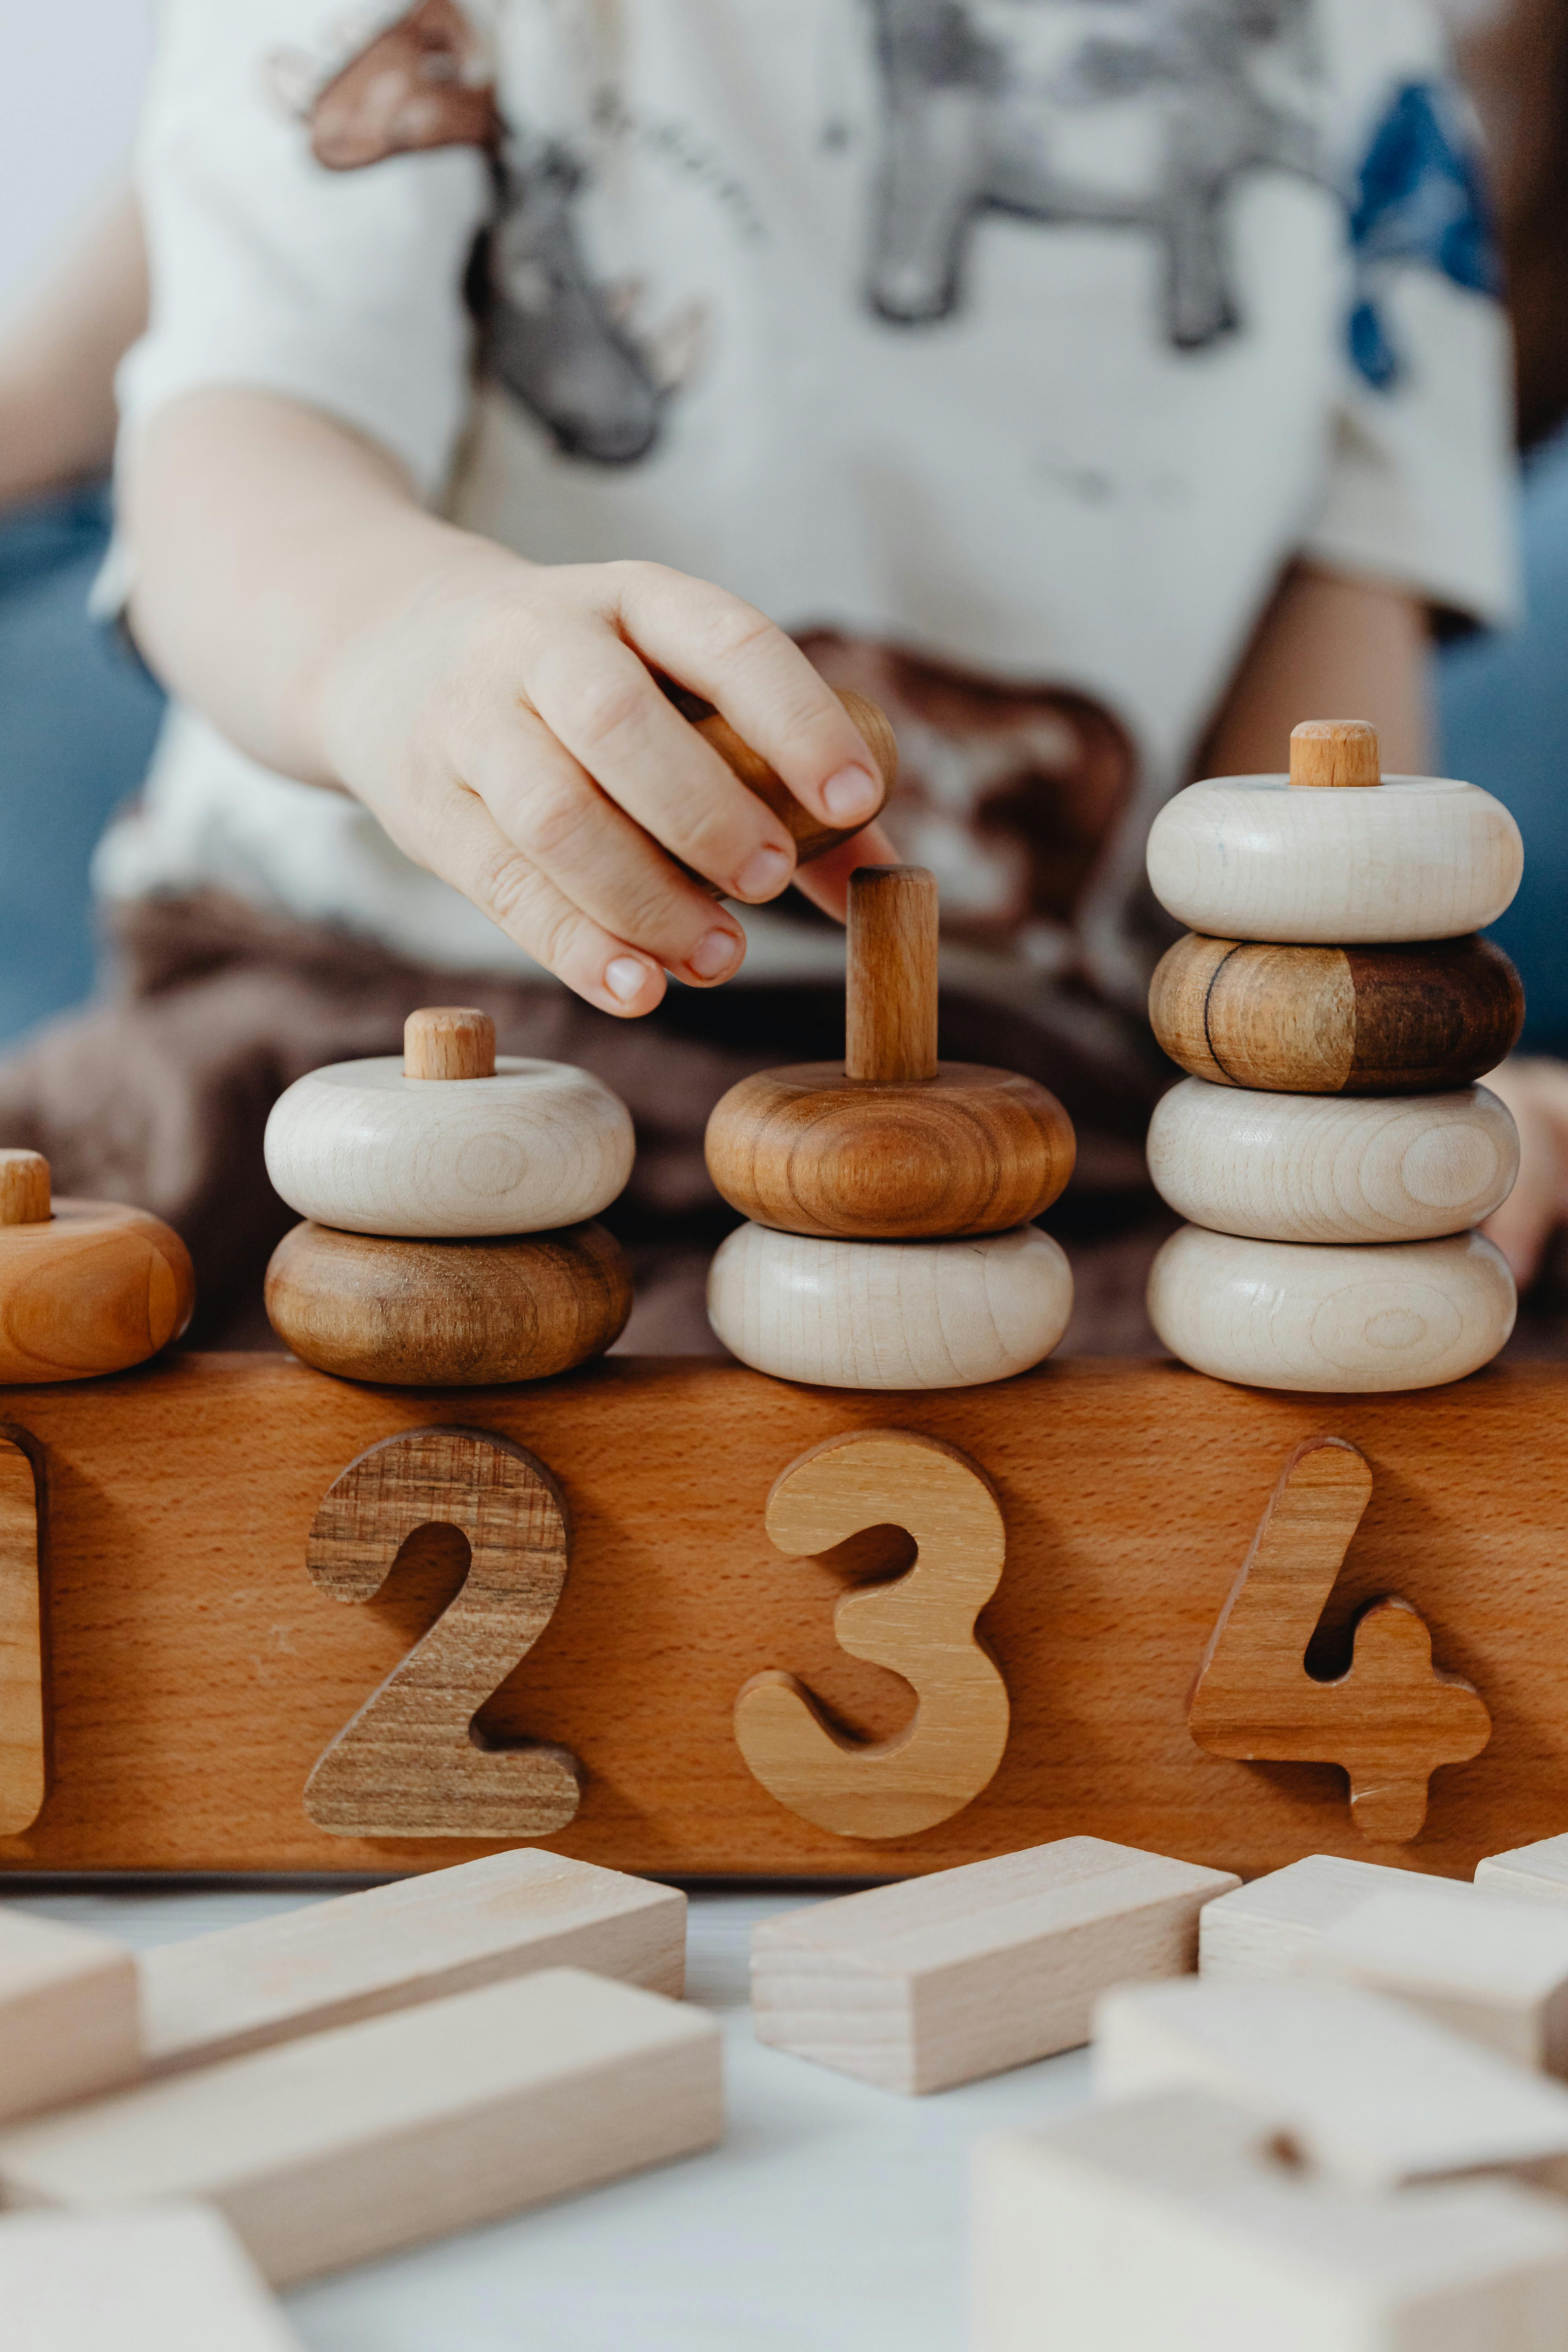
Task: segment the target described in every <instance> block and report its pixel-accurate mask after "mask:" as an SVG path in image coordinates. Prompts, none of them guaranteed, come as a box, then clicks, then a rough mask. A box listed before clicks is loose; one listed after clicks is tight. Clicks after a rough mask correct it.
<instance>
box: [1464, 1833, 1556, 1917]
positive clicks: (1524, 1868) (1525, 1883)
mask: <svg viewBox="0 0 1568 2352" xmlns="http://www.w3.org/2000/svg"><path fill="white" fill-rule="evenodd" d="M1475 1883H1476V1885H1478V1886H1479V1887H1480V1888H1481V1889H1482V1890H1483V1892H1484V1893H1486V1894H1488V1895H1519V1896H1521V1898H1522V1900H1523V1901H1525V1902H1527V1903H1568V1836H1564V1837H1549V1838H1538V1839H1536V1840H1535V1841H1534V1842H1533V1843H1531V1844H1530V1845H1521V1846H1515V1847H1514V1848H1513V1849H1512V1851H1511V1852H1510V1853H1489V1854H1487V1855H1486V1856H1485V1857H1484V1859H1483V1860H1481V1861H1480V1862H1478V1863H1477V1864H1476V1877H1475Z"/></svg>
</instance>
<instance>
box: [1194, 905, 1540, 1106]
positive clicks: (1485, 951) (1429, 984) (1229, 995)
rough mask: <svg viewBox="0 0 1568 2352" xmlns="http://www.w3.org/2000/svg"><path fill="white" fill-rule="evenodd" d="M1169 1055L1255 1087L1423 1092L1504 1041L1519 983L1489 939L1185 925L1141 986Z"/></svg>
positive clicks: (1503, 1050)
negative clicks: (1300, 940) (1287, 933)
mask: <svg viewBox="0 0 1568 2352" xmlns="http://www.w3.org/2000/svg"><path fill="white" fill-rule="evenodd" d="M1149 1018H1150V1020H1151V1021H1152V1023H1153V1025H1154V1034H1155V1036H1156V1037H1157V1038H1158V1039H1159V1041H1160V1043H1161V1045H1163V1047H1164V1049H1165V1051H1166V1053H1167V1054H1169V1055H1170V1056H1171V1059H1172V1060H1173V1062H1179V1063H1180V1064H1181V1066H1182V1067H1183V1069H1184V1070H1190V1071H1191V1072H1192V1074H1193V1076H1194V1077H1198V1078H1208V1079H1210V1080H1212V1081H1213V1083H1215V1085H1217V1086H1229V1087H1258V1088H1259V1089H1260V1090H1262V1091H1263V1092H1265V1093H1268V1094H1296V1095H1335V1094H1346V1095H1399V1094H1435V1093H1441V1092H1443V1091H1445V1090H1447V1088H1450V1087H1464V1086H1469V1085H1470V1084H1472V1082H1473V1081H1474V1080H1475V1079H1477V1078H1480V1077H1484V1076H1486V1074H1487V1072H1488V1071H1489V1070H1494V1069H1495V1068H1496V1067H1497V1066H1498V1064H1499V1063H1500V1061H1502V1060H1503V1059H1504V1058H1505V1057H1506V1056H1507V1055H1509V1054H1510V1052H1511V1051H1512V1049H1513V1046H1514V1045H1515V1044H1516V1043H1517V1041H1518V1038H1519V1033H1520V1028H1521V1024H1522V1022H1523V1020H1524V991H1523V989H1522V987H1521V984H1520V978H1519V974H1518V972H1517V971H1515V970H1514V968H1513V966H1512V964H1511V963H1510V961H1509V960H1508V958H1507V956H1506V955H1504V953H1503V951H1502V950H1501V949H1500V948H1499V947H1494V946H1493V944H1492V942H1491V940H1487V939H1482V938H1481V937H1479V934H1472V936H1471V937H1469V938H1468V939H1458V940H1429V941H1427V942H1426V943H1425V944H1423V945H1421V946H1418V947H1387V948H1358V947H1352V948H1336V947H1267V946H1262V945H1259V944H1256V943H1253V942H1250V941H1237V940H1216V939H1206V938H1204V937H1202V936H1200V935H1199V934H1198V933H1196V932H1189V933H1188V934H1187V936H1186V938H1185V939H1183V940H1177V942H1176V944H1175V946H1174V947H1173V948H1172V949H1170V950H1168V952H1167V953H1166V954H1165V955H1164V956H1163V959H1162V960H1161V962H1160V965H1159V968H1158V969H1157V971H1155V974H1154V978H1153V982H1152V985H1151V987H1150V990H1149Z"/></svg>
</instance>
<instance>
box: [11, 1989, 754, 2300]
mask: <svg viewBox="0 0 1568 2352" xmlns="http://www.w3.org/2000/svg"><path fill="white" fill-rule="evenodd" d="M722 2130H723V2100H722V2087H721V2071H720V2036H719V2031H718V2028H717V2027H716V2026H715V2025H714V2024H713V2023H712V2022H711V2021H710V2020H709V2019H707V2018H705V2017H702V2016H700V2015H699V2013H698V2012H697V2011H694V2010H691V2009H688V2008H686V2007H684V2006H683V2005H682V2004H681V2003H679V2002H678V2001H671V2000H664V1999H663V1998H662V1997H661V1996H660V1995H659V1994H658V1993H652V1992H645V1991H644V1990H642V1988H641V1987H640V1986H636V1985H626V1984H617V1983H615V1982H613V1981H611V1980H610V1979H606V1978H604V1977H594V1976H588V1975H586V1974H585V1973H584V1971H583V1970H581V1969H544V1970H542V1972H541V1973H540V1974H538V1975H537V1976H531V1977H525V1978H523V1979H521V1981H519V1982H516V1983H511V1984H495V1985H486V1986H484V1987H482V1988H481V1989H480V1990H479V1991H477V1992H465V1993H457V1994H454V1995H453V1996H452V1997H451V1998H450V1999H449V2000H436V2001H427V2002H426V2003H425V2005H424V2006H423V2007H421V2008H419V2009H411V2010H402V2011H398V2012H397V2013H396V2014H395V2015H394V2016H390V2017H373V2018H367V2019H364V2020H362V2021H361V2022H360V2023H358V2024H356V2025H342V2026H338V2027H336V2028H335V2029H334V2030H333V2031H332V2032H329V2033H317V2034H312V2035H310V2036H308V2037H307V2038H306V2039H304V2040H303V2041H300V2042H286V2043H283V2044H281V2045H279V2047H277V2048H274V2049H270V2050H258V2051H253V2052H251V2053H249V2054H248V2055H247V2056H246V2057H242V2058H230V2059H228V2060H226V2061H225V2062H224V2063H222V2064H219V2065H216V2066H207V2067H203V2068H200V2069H199V2070H197V2071H196V2072H195V2073H192V2074H180V2075H175V2076H174V2077H172V2078H171V2079H170V2080H168V2081H165V2082H160V2083H153V2084H144V2085H142V2086H141V2087H139V2088H137V2089H135V2090H132V2091H126V2092H122V2093H121V2095H119V2097H117V2098H112V2099H106V2100H101V2101H99V2102H97V2103H95V2104H94V2105H90V2106H84V2107H79V2108H76V2109H74V2110H72V2111H71V2112H69V2113H68V2114H65V2115H62V2116H50V2117H48V2118H47V2119H46V2120H44V2121H42V2122H35V2123H32V2124H28V2125H24V2126H19V2127H18V2128H16V2129H15V2130H12V2131H9V2132H6V2133H5V2134H0V2200H3V2201H4V2202H5V2203H7V2204H10V2205H31V2206H37V2205H55V2206H62V2207H66V2208H70V2209H75V2210H92V2209H94V2208H98V2207H103V2206H116V2205H142V2204H146V2203H157V2202H161V2201H163V2200H166V2199H170V2198H193V2197H194V2198H203V2199H205V2200H207V2201H209V2202H210V2203H212V2204H214V2205H216V2207H217V2208H218V2209H219V2210H220V2211H222V2212H223V2213H224V2214H226V2217H227V2219H228V2220H229V2221H230V2222H231V2223H232V2224H233V2226H234V2228H235V2229H236V2230H237V2232H238V2234H239V2236H240V2237H241V2239H242V2240H243V2241H244V2242H245V2244H246V2245H247V2248H248V2249H249V2251H250V2253H251V2255H252V2257H253V2259H254V2260H255V2261H256V2263H258V2266H259V2268H260V2269H261V2271H262V2273H264V2275H265V2276H266V2277H268V2279H270V2280H271V2281H272V2283H273V2284H275V2285H286V2284H289V2282H290V2281H292V2280H295V2279H300V2278H309V2277H311V2276H314V2275H315V2274H316V2273H319V2272H322V2271H329V2270H337V2269H341V2268H342V2267H343V2266H344V2265H345V2264H348V2263H357V2262H363V2261H364V2260H366V2259H367V2258H368V2257H369V2256H371V2255H373V2254H384V2253H389V2252H392V2250H393V2249H394V2248H395V2247H398V2246H407V2245H414V2244H417V2243H418V2242H420V2241H422V2240H425V2239H428V2238H436V2237H441V2236H444V2235H446V2234H447V2232H448V2231H453V2230H464V2229H468V2228H470V2227H471V2226H472V2225H473V2224H474V2223H476V2222H479V2221H493V2220H495V2219H496V2218H497V2217H498V2216H499V2215H500V2214H503V2213H513V2212H517V2211H519V2210H521V2209H522V2208H523V2207H525V2206H529V2205H536V2204H539V2203H541V2202H542V2201H543V2200H545V2199H546V2198H550V2197H558V2196H563V2195H565V2194H566V2193H567V2192H568V2191H570V2190H573V2189H586V2188H589V2187H591V2186H593V2185H594V2184H595V2182H598V2181H603V2180H612V2179H617V2178H619V2176H620V2175H621V2174H623V2173H626V2172H635V2171H637V2170H639V2169H640V2168H642V2167H643V2166H645V2165H649V2164H658V2163H661V2162H663V2161H664V2160H665V2159H667V2158H670V2157H676V2156H684V2155H688V2154H689V2153H690V2152H691V2151H692V2150H694V2149H696V2148H700V2147H710V2146H711V2144H712V2143H713V2142H714V2141H715V2140H716V2139H718V2138H719V2137H721V2133H722Z"/></svg>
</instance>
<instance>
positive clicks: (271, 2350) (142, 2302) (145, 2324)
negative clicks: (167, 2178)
mask: <svg viewBox="0 0 1568 2352" xmlns="http://www.w3.org/2000/svg"><path fill="white" fill-rule="evenodd" d="M0 2340H3V2341H4V2343H5V2352H300V2339H299V2337H298V2336H296V2335H295V2333H294V2331H293V2329H292V2328H291V2327H290V2326H289V2323H288V2321H287V2320H286V2319H285V2318H284V2316H283V2314H282V2313H281V2311H279V2308H278V2305H276V2304H275V2303H274V2302H273V2300H272V2297H271V2296H270V2295H269V2294H268V2292H267V2288H266V2286H265V2285H264V2284H263V2283H262V2280H261V2278H260V2276H259V2275H258V2272H257V2268H256V2265H255V2263H253V2262H252V2261H251V2259H250V2257H249V2255H248V2254H247V2252H246V2251H245V2248H244V2247H243V2246H242V2245H241V2244H240V2242H239V2240H238V2239H237V2237H236V2236H235V2234H234V2231H232V2230H231V2229H230V2228H229V2226H228V2224H227V2222H226V2221H225V2220H224V2219H223V2217H222V2215H221V2214H219V2213H215V2212H214V2211H213V2210H212V2209H211V2207H210V2206H205V2205H165V2206H161V2207H160V2208H159V2209H158V2210H156V2211H153V2212H146V2213H93V2214H78V2213H69V2214H67V2213H12V2214H9V2215H7V2216H6V2217H5V2219H4V2220H0Z"/></svg>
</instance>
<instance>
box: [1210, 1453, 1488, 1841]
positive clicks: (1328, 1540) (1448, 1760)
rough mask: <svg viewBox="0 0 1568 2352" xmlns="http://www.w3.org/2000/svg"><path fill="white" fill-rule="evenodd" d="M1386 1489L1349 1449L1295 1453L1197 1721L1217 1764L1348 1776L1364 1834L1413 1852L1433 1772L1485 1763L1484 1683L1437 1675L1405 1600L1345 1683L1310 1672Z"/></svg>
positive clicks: (1218, 1633) (1359, 1625)
mask: <svg viewBox="0 0 1568 2352" xmlns="http://www.w3.org/2000/svg"><path fill="white" fill-rule="evenodd" d="M1372 1489H1373V1475H1372V1467H1371V1465H1370V1464H1369V1463H1368V1461H1367V1459H1366V1457H1365V1455H1364V1454H1361V1453H1359V1452H1358V1451H1357V1449H1356V1448H1355V1447H1354V1446H1353V1445H1351V1444H1347V1443H1346V1442H1345V1440H1344V1439H1343V1438H1340V1437H1317V1438H1311V1437H1309V1438H1306V1439H1304V1440H1303V1442H1302V1443H1301V1444H1300V1445H1298V1446H1297V1447H1296V1448H1295V1450H1294V1451H1293V1452H1292V1454H1290V1457H1289V1460H1288V1461H1287V1463H1286V1465H1285V1466H1284V1468H1283V1469H1282V1470H1281V1472H1280V1474H1279V1483H1278V1484H1277V1486H1275V1489H1274V1492H1273V1494H1272V1496H1270V1497H1269V1501H1268V1507H1267V1509H1266V1510H1265V1512H1264V1514H1263V1517H1262V1519H1261V1521H1260V1522H1259V1525H1258V1533H1257V1534H1256V1536H1255V1537H1254V1538H1253V1539H1252V1548H1251V1549H1250V1550H1249V1551H1248V1553H1247V1559H1246V1560H1245V1561H1244V1562H1243V1565H1242V1570H1241V1574H1240V1576H1239V1577H1238V1578H1237V1583H1236V1587H1235V1590H1234V1591H1233V1592H1232V1593H1231V1595H1230V1598H1229V1600H1228V1601H1226V1605H1225V1607H1224V1609H1223V1610H1222V1611H1221V1612H1220V1617H1219V1622H1218V1623H1217V1624H1216V1625H1215V1631H1214V1637H1213V1640H1212V1641H1211V1642H1210V1643H1209V1646H1208V1648H1207V1650H1206V1651H1205V1654H1204V1657H1203V1662H1202V1664H1200V1666H1199V1668H1198V1673H1197V1680H1196V1682H1195V1683H1194V1687H1193V1698H1192V1705H1191V1707H1190V1708H1189V1710H1188V1717H1187V1719H1188V1722H1189V1723H1190V1725H1191V1727H1192V1734H1193V1738H1194V1739H1195V1740H1196V1741H1197V1743H1198V1746H1199V1747H1200V1748H1207V1749H1208V1750H1209V1752H1210V1753H1211V1754H1212V1755H1215V1756H1235V1757H1238V1758H1241V1759H1244V1760H1245V1761H1247V1762H1248V1763H1274V1764H1279V1763H1301V1762H1311V1763H1323V1764H1338V1765H1342V1767H1343V1769H1344V1770H1345V1771H1346V1773H1347V1774H1348V1775H1349V1778H1350V1786H1351V1814H1352V1819H1353V1820H1354V1821H1355V1822H1356V1825H1357V1827H1358V1828H1359V1829H1360V1830H1361V1831H1362V1832H1363V1835H1364V1836H1366V1837H1369V1838H1375V1839H1377V1840H1379V1841H1380V1842H1382V1843H1391V1844H1404V1843H1407V1842H1408V1841H1409V1840H1410V1839H1411V1838H1413V1837H1417V1836H1419V1834H1420V1832H1421V1826H1422V1823H1423V1822H1425V1821H1426V1801H1427V1783H1428V1781H1429V1780H1430V1779H1431V1777H1432V1774H1433V1773H1434V1772H1435V1771H1436V1769H1437V1768H1438V1766H1439V1765H1442V1764H1464V1763H1468V1761H1469V1759H1471V1757H1473V1756H1479V1754H1480V1752H1481V1750H1482V1748H1484V1747H1485V1746H1486V1744H1487V1742H1488V1740H1489V1738H1491V1717H1490V1716H1489V1714H1488V1712H1487V1709H1486V1707H1485V1706H1484V1705H1483V1704H1482V1702H1481V1700H1480V1699H1479V1697H1478V1696H1477V1694H1476V1692H1475V1690H1474V1688H1473V1687H1472V1686H1471V1685H1470V1684H1468V1683H1467V1682H1465V1681H1463V1680H1462V1679H1461V1678H1460V1677H1458V1676H1457V1675H1445V1674H1441V1673H1439V1672H1438V1671H1437V1669H1436V1667H1435V1666H1434V1665H1433V1663H1432V1636H1431V1633H1430V1632H1429V1631H1428V1629H1427V1627H1426V1624H1425V1622H1423V1620H1422V1619H1421V1617H1420V1616H1419V1615H1418V1614H1417V1612H1415V1610H1414V1609H1413V1608H1412V1607H1411V1606H1410V1604H1409V1602H1408V1601H1402V1600H1399V1599H1397V1598H1390V1597H1387V1596H1384V1597H1383V1598H1380V1599H1379V1600H1377V1601H1373V1604H1372V1606H1371V1607H1370V1608H1369V1609H1367V1610H1366V1611H1364V1612H1363V1614H1362V1615H1361V1616H1360V1617H1359V1618H1358V1619H1357V1621H1356V1624H1355V1629H1354V1633H1353V1636H1352V1655H1351V1663H1350V1665H1349V1667H1348V1668H1347V1670H1346V1671H1345V1672H1344V1673H1343V1674H1342V1675H1339V1676H1338V1677H1337V1678H1336V1679H1335V1680H1333V1681H1331V1682H1324V1681H1321V1680H1318V1679H1317V1678H1315V1677H1314V1676H1312V1675H1309V1674H1308V1672H1307V1665H1306V1655H1307V1648H1308V1644H1309V1643H1310V1641H1311V1639H1312V1636H1313V1634H1314V1633H1315V1632H1316V1631H1317V1628H1318V1625H1319V1622H1320V1621H1321V1617H1322V1614H1323V1612H1324V1610H1325V1609H1326V1608H1327V1606H1328V1603H1329V1599H1330V1596H1331V1593H1332V1591H1333V1590H1334V1586H1335V1584H1336V1582H1337V1581H1338V1579H1339V1573H1340V1570H1341V1568H1342V1565H1343V1563H1344V1558H1345V1554H1346V1553H1347V1552H1348V1550H1349V1549H1350V1547H1351V1543H1352V1538H1354V1536H1355V1533H1356V1530H1357V1528H1359V1527H1360V1525H1361V1522H1362V1518H1363V1516H1364V1514H1365V1511H1366V1507H1367V1505H1368V1503H1369V1502H1370V1501H1371V1499H1372Z"/></svg>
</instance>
